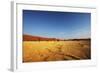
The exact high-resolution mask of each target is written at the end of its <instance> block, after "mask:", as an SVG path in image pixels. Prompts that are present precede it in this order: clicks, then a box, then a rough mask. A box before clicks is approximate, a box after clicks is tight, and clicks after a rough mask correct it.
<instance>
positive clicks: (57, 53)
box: [23, 40, 91, 63]
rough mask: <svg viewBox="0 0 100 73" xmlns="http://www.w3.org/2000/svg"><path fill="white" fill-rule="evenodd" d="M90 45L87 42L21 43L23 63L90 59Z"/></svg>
mask: <svg viewBox="0 0 100 73" xmlns="http://www.w3.org/2000/svg"><path fill="white" fill-rule="evenodd" d="M90 45H91V44H90V41H89V40H80V41H23V62H24V63H28V62H42V61H44V62H46V61H64V60H84V59H90V58H91V47H90Z"/></svg>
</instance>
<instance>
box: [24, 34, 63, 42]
mask: <svg viewBox="0 0 100 73" xmlns="http://www.w3.org/2000/svg"><path fill="white" fill-rule="evenodd" d="M60 40H61V39H57V38H47V37H40V36H33V35H27V34H24V35H23V41H60Z"/></svg>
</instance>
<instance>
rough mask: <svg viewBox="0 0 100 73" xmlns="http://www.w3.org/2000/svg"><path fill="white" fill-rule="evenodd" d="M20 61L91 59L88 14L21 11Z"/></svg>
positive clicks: (89, 19) (89, 18)
mask: <svg viewBox="0 0 100 73" xmlns="http://www.w3.org/2000/svg"><path fill="white" fill-rule="evenodd" d="M22 39H23V41H22V42H23V43H22V46H23V47H22V61H23V63H32V62H51V61H72V60H88V59H91V13H84V12H67V11H46V10H23V36H22Z"/></svg>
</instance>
